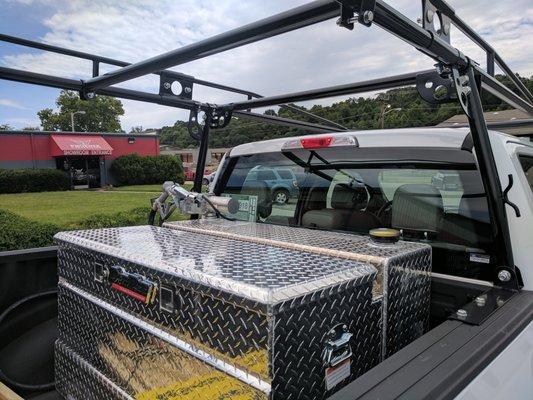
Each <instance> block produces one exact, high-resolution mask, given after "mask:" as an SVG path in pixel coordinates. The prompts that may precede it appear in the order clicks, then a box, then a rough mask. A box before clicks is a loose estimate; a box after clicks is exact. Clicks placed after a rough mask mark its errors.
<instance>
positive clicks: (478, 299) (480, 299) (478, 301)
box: [474, 296, 485, 307]
mask: <svg viewBox="0 0 533 400" xmlns="http://www.w3.org/2000/svg"><path fill="white" fill-rule="evenodd" d="M474 302H475V303H476V305H477V306H478V307H483V306H484V305H485V297H484V296H478V297H476V298H475V299H474Z"/></svg>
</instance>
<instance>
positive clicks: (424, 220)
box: [391, 184, 444, 232]
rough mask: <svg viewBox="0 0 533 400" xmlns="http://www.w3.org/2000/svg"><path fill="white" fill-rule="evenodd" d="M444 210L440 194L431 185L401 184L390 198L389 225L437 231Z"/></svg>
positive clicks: (398, 227) (399, 227)
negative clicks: (390, 213)
mask: <svg viewBox="0 0 533 400" xmlns="http://www.w3.org/2000/svg"><path fill="white" fill-rule="evenodd" d="M443 212H444V210H443V205H442V195H441V194H440V192H439V190H438V189H437V188H435V187H434V186H432V185H417V184H407V185H402V186H400V187H399V188H398V189H396V192H395V193H394V197H393V199H392V218H391V225H392V227H393V228H397V229H408V230H416V231H423V232H437V230H438V227H439V223H440V219H441V217H442V214H443Z"/></svg>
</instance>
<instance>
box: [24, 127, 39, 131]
mask: <svg viewBox="0 0 533 400" xmlns="http://www.w3.org/2000/svg"><path fill="white" fill-rule="evenodd" d="M22 130H23V131H38V130H40V128H39V127H38V126H27V127H25V128H22Z"/></svg>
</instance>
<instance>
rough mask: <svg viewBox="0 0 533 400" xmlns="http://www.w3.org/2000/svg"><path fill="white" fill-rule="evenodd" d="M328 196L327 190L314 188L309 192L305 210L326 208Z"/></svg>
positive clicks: (318, 187) (320, 187)
mask: <svg viewBox="0 0 533 400" xmlns="http://www.w3.org/2000/svg"><path fill="white" fill-rule="evenodd" d="M327 195H328V188H327V187H322V186H316V187H314V188H311V190H309V196H308V197H307V202H306V205H305V208H306V209H307V210H322V209H323V208H326V198H327Z"/></svg>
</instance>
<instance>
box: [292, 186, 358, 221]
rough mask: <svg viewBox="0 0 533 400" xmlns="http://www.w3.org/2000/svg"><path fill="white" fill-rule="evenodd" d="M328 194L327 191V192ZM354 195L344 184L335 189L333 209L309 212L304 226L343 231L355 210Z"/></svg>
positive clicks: (304, 216) (305, 216)
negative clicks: (353, 209)
mask: <svg viewBox="0 0 533 400" xmlns="http://www.w3.org/2000/svg"><path fill="white" fill-rule="evenodd" d="M326 193H327V191H326ZM353 206H354V204H353V193H352V190H351V189H350V188H348V187H347V186H346V185H343V184H337V185H335V187H334V188H333V193H332V196H331V208H323V209H321V210H310V211H307V212H306V213H305V214H304V215H303V217H302V226H305V227H308V228H319V229H332V230H343V229H345V226H346V222H347V220H348V218H349V217H350V214H351V211H352V208H353Z"/></svg>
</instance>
